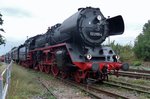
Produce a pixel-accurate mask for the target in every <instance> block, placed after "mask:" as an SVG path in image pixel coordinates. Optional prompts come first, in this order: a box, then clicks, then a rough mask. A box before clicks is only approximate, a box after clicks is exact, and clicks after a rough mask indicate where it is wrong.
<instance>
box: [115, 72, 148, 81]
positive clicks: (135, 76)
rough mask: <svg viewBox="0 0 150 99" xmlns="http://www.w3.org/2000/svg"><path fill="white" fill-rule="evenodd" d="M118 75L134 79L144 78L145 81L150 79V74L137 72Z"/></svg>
mask: <svg viewBox="0 0 150 99" xmlns="http://www.w3.org/2000/svg"><path fill="white" fill-rule="evenodd" d="M118 74H119V75H120V76H127V77H132V78H143V79H147V80H149V79H150V74H148V73H137V72H127V71H126V72H125V71H119V72H118Z"/></svg>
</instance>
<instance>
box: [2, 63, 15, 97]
mask: <svg viewBox="0 0 150 99" xmlns="http://www.w3.org/2000/svg"><path fill="white" fill-rule="evenodd" d="M12 64H13V61H11V62H10V64H9V65H8V66H7V67H6V68H5V69H4V71H3V72H2V73H1V74H0V99H5V98H6V94H7V90H8V86H9V84H10V77H11V69H12Z"/></svg>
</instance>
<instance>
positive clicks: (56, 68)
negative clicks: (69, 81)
mask: <svg viewBox="0 0 150 99" xmlns="http://www.w3.org/2000/svg"><path fill="white" fill-rule="evenodd" d="M51 71H52V74H53V75H54V76H58V74H59V68H58V67H57V66H56V65H53V66H51Z"/></svg>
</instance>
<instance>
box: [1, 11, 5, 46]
mask: <svg viewBox="0 0 150 99" xmlns="http://www.w3.org/2000/svg"><path fill="white" fill-rule="evenodd" d="M3 21H4V20H2V14H1V13H0V25H3ZM0 32H5V31H4V29H3V28H0ZM2 44H5V39H4V37H3V36H2V35H1V34H0V45H2Z"/></svg>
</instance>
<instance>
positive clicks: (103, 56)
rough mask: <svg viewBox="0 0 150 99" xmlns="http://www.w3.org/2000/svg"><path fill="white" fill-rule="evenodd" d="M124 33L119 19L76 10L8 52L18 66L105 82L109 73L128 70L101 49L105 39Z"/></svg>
mask: <svg viewBox="0 0 150 99" xmlns="http://www.w3.org/2000/svg"><path fill="white" fill-rule="evenodd" d="M123 32H124V22H123V19H122V16H120V15H119V16H116V17H112V18H105V17H104V15H103V14H102V13H101V11H100V9H99V8H92V7H86V8H79V9H78V11H77V12H76V13H75V14H73V15H72V16H70V17H69V18H67V19H66V20H65V21H64V22H63V23H62V24H56V25H54V26H52V27H50V28H48V30H47V32H46V33H45V34H41V35H36V36H34V37H31V38H29V39H27V40H26V41H25V43H24V44H23V45H20V46H19V47H17V48H14V49H13V50H12V51H11V57H12V59H13V60H14V61H16V62H17V63H19V64H21V65H23V66H25V67H30V68H34V69H39V70H40V71H45V72H46V73H49V72H52V74H53V75H54V76H58V75H59V74H60V75H61V76H62V78H67V77H73V78H74V79H75V81H77V82H81V81H83V80H86V79H95V80H105V79H107V78H108V73H110V71H111V70H114V71H115V72H117V71H118V70H119V69H123V70H128V65H127V64H122V63H121V62H119V61H118V60H117V58H116V54H115V52H114V51H113V49H112V48H111V47H108V46H102V43H103V42H104V41H105V39H106V37H108V36H113V35H120V34H123Z"/></svg>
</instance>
